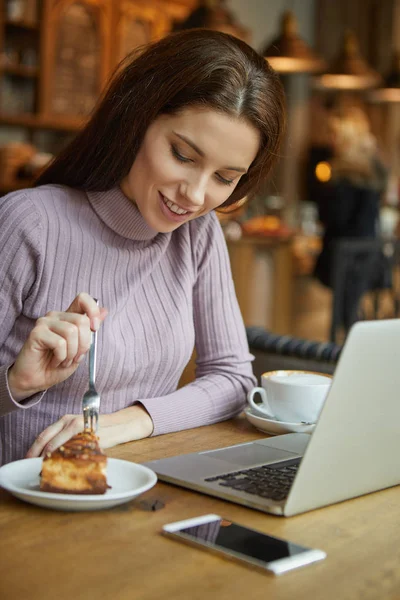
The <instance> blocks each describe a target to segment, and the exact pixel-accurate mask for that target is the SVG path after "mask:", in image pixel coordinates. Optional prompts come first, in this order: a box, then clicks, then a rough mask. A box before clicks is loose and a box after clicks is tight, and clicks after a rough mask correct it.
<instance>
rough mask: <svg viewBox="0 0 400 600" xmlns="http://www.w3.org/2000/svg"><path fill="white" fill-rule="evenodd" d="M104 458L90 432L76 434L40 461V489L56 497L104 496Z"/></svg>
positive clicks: (105, 467) (105, 465) (96, 439)
mask: <svg viewBox="0 0 400 600" xmlns="http://www.w3.org/2000/svg"><path fill="white" fill-rule="evenodd" d="M106 469H107V457H106V455H105V454H104V453H103V452H102V451H101V449H100V446H99V438H98V437H97V436H96V435H95V434H94V433H92V432H91V431H83V432H82V433H78V435H75V436H74V437H73V438H71V439H70V440H69V441H68V442H66V443H65V444H63V445H62V446H60V447H59V448H58V449H57V450H55V451H54V452H52V453H50V452H49V453H48V454H47V456H45V457H44V459H43V466H42V472H41V474H40V489H41V490H42V491H43V492H55V493H58V494H104V493H105V492H106V490H107V488H109V487H110V486H108V485H107V478H106Z"/></svg>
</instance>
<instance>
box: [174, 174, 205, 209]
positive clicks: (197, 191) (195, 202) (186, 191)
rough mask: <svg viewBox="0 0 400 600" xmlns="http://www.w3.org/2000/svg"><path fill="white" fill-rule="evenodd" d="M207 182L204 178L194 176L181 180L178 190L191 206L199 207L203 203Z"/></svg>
mask: <svg viewBox="0 0 400 600" xmlns="http://www.w3.org/2000/svg"><path fill="white" fill-rule="evenodd" d="M206 189H207V182H206V180H205V178H202V177H196V178H193V179H191V180H190V181H189V180H188V181H185V182H182V184H181V186H180V192H181V194H182V196H184V197H185V198H186V200H187V201H188V202H190V204H191V205H192V207H193V208H200V207H202V206H203V205H204V202H205V198H206Z"/></svg>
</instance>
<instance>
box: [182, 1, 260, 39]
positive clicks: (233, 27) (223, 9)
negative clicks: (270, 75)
mask: <svg viewBox="0 0 400 600" xmlns="http://www.w3.org/2000/svg"><path fill="white" fill-rule="evenodd" d="M197 27H205V28H206V29H214V30H215V31H222V32H223V33H229V34H231V35H233V36H235V37H237V38H239V39H241V40H243V41H245V42H247V43H250V38H251V34H250V30H249V29H248V28H247V27H243V25H241V24H240V23H239V22H238V21H237V19H236V18H235V16H234V14H233V13H232V12H231V11H230V10H229V9H228V8H227V6H226V3H225V0H200V1H199V3H198V5H197V8H196V9H194V10H193V11H192V12H191V13H190V14H189V16H188V17H187V18H186V19H185V20H184V21H183V22H181V23H176V24H175V26H174V28H173V30H174V31H177V30H182V29H195V28H197Z"/></svg>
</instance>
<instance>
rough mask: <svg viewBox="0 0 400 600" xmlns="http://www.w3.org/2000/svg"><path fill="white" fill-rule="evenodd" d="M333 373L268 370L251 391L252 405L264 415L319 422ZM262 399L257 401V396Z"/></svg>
mask: <svg viewBox="0 0 400 600" xmlns="http://www.w3.org/2000/svg"><path fill="white" fill-rule="evenodd" d="M331 383H332V376H331V375H325V374H322V373H315V372H314V371H288V370H282V371H269V372H267V373H263V375H261V386H262V387H255V388H253V389H252V390H250V392H249V393H248V396H247V400H248V402H249V405H250V406H251V407H252V408H253V409H254V410H255V411H256V413H258V414H259V415H261V416H264V417H267V418H270V419H276V420H277V421H284V422H286V423H301V422H306V423H316V422H317V420H318V417H319V414H320V412H321V410H322V407H323V405H324V402H325V398H326V395H327V393H328V390H329V388H330V386H331ZM257 395H259V396H260V399H261V401H260V402H255V400H254V396H257Z"/></svg>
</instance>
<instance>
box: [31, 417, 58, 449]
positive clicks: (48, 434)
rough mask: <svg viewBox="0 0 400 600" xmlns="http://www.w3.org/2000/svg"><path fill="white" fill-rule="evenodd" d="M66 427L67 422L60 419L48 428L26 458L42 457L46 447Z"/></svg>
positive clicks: (34, 443) (40, 434)
mask: <svg viewBox="0 0 400 600" xmlns="http://www.w3.org/2000/svg"><path fill="white" fill-rule="evenodd" d="M64 425H65V421H63V420H62V419H59V420H58V421H56V422H55V423H53V424H52V425H50V427H47V428H46V429H44V430H43V431H42V432H41V433H39V435H38V436H37V438H36V440H35V441H34V442H33V444H32V446H31V447H30V448H29V450H28V452H27V454H26V458H36V457H38V456H40V455H41V453H42V451H43V449H44V448H45V447H46V445H47V444H48V443H49V442H50V440H52V439H53V438H54V436H56V435H57V434H58V433H59V432H60V431H61V430H62V429H63V427H64Z"/></svg>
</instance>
